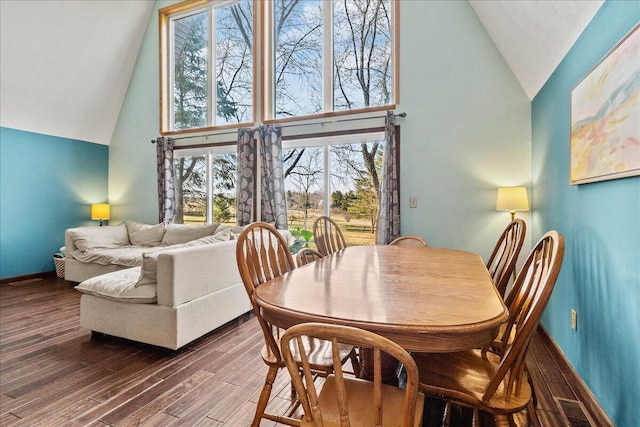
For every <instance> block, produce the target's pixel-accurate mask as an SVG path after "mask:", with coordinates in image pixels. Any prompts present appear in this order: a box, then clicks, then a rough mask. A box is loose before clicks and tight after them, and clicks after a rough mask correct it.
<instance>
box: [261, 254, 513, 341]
mask: <svg viewBox="0 0 640 427" xmlns="http://www.w3.org/2000/svg"><path fill="white" fill-rule="evenodd" d="M254 299H255V302H256V304H257V305H258V306H259V307H260V308H261V311H262V315H263V317H264V318H265V320H267V321H268V322H270V323H272V324H274V325H276V326H279V327H281V328H289V327H291V326H293V325H295V324H299V323H304V322H323V323H332V324H338V325H346V326H355V327H359V328H362V329H366V330H369V331H372V332H375V333H377V334H379V335H382V336H384V337H387V338H389V339H391V340H392V341H395V342H396V343H398V344H399V345H401V346H402V347H404V348H405V349H406V350H408V351H421V352H454V351H461V350H467V349H472V348H476V347H479V346H481V345H483V344H485V343H488V342H490V341H492V340H493V339H494V337H495V336H496V335H497V333H498V329H499V326H500V324H501V323H503V322H505V321H506V320H507V316H508V311H507V308H506V307H505V305H504V303H503V301H502V298H501V297H500V295H499V294H498V291H497V290H496V288H495V286H494V285H493V282H492V280H491V278H490V276H489V273H488V272H487V269H486V267H485V265H484V262H483V261H482V259H481V258H480V256H478V255H476V254H473V253H470V252H465V251H459V250H452V249H442V248H434V247H414V246H388V245H377V246H351V247H347V248H346V249H343V250H341V251H339V252H336V253H333V254H331V255H328V256H326V257H324V258H322V259H320V260H318V261H316V262H313V263H310V264H307V265H305V266H302V267H299V268H296V269H294V270H292V271H290V272H288V273H285V274H283V275H282V276H280V277H277V278H275V279H273V280H270V281H267V282H265V283H263V284H262V285H260V286H258V288H257V290H256V292H255V294H254Z"/></svg>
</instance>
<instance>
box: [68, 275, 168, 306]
mask: <svg viewBox="0 0 640 427" xmlns="http://www.w3.org/2000/svg"><path fill="white" fill-rule="evenodd" d="M139 276H140V267H133V268H127V269H125V270H119V271H114V272H113V273H107V274H102V275H100V276H96V277H92V278H91V279H87V280H85V281H84V282H82V283H80V284H79V285H78V286H76V287H75V288H76V289H77V290H78V291H80V292H83V293H85V294H89V295H94V296H97V297H102V298H107V299H110V300H113V301H120V302H127V303H136V304H139V303H143V304H145V303H147V304H152V303H155V302H156V300H157V294H156V289H157V286H156V285H155V284H147V285H142V286H136V281H137V279H138V277H139Z"/></svg>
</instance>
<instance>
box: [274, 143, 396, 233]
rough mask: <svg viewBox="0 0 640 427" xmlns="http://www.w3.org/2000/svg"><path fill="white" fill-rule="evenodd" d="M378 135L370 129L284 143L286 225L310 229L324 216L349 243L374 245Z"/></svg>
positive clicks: (381, 147) (379, 153)
mask: <svg viewBox="0 0 640 427" xmlns="http://www.w3.org/2000/svg"><path fill="white" fill-rule="evenodd" d="M383 140H384V134H383V133H372V134H361V135H348V136H341V137H325V138H316V139H310V140H306V141H289V142H284V143H283V147H284V148H285V153H284V173H285V193H286V199H287V219H288V221H289V229H291V230H294V231H295V230H310V229H311V227H312V225H313V222H314V221H315V219H316V218H317V217H318V216H321V215H327V216H330V217H331V218H332V219H334V220H335V221H336V222H337V223H338V225H339V226H340V228H341V229H342V231H343V233H344V234H345V236H346V237H347V241H348V242H349V244H350V245H365V244H369V245H370V244H374V243H375V231H376V230H375V227H376V223H377V219H378V212H379V195H380V178H381V177H380V175H381V167H382V158H383V155H384V141H383Z"/></svg>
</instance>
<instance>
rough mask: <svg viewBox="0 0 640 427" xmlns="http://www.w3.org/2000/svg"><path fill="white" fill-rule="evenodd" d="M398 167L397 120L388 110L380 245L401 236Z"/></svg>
mask: <svg viewBox="0 0 640 427" xmlns="http://www.w3.org/2000/svg"><path fill="white" fill-rule="evenodd" d="M398 167H399V164H398V146H397V142H396V127H395V120H394V117H393V111H387V118H386V120H385V141H384V161H383V164H382V181H381V187H382V188H381V189H380V213H379V215H378V237H377V239H376V243H377V244H379V245H387V244H389V243H390V242H391V241H392V240H394V239H396V238H398V237H400V171H399V169H398Z"/></svg>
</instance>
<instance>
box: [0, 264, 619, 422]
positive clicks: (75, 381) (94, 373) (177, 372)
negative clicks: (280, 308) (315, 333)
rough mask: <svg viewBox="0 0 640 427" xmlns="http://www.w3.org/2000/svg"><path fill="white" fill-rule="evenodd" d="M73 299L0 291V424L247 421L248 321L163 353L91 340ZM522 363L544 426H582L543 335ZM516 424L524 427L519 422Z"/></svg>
mask: <svg viewBox="0 0 640 427" xmlns="http://www.w3.org/2000/svg"><path fill="white" fill-rule="evenodd" d="M79 300H80V293H79V292H77V291H75V290H74V289H73V287H72V284H71V283H70V282H66V281H64V280H62V279H57V278H55V277H54V276H51V277H43V278H35V279H33V278H32V279H29V280H24V281H15V282H5V283H3V284H2V285H0V391H1V394H0V425H2V426H3V427H11V426H103V427H104V426H141V425H144V426H168V425H176V426H178V425H179V426H247V425H249V423H250V421H251V419H252V418H253V413H254V410H255V405H256V402H257V400H258V395H259V392H260V390H261V387H262V384H263V383H264V378H265V374H266V367H265V365H264V363H263V362H262V360H261V358H260V348H261V346H262V342H263V340H262V335H261V332H260V328H259V326H258V323H257V322H256V321H255V319H254V318H253V316H252V315H250V314H248V315H244V316H242V317H240V318H239V319H237V320H235V321H233V322H231V323H229V324H227V325H224V326H223V327H221V328H219V329H218V330H216V331H214V332H213V333H210V334H209V335H207V336H205V337H203V338H201V339H199V340H197V341H195V342H193V343H191V344H190V345H188V346H187V347H186V348H183V349H181V350H180V351H178V352H170V351H168V350H163V349H159V348H156V347H153V346H147V345H143V344H139V343H135V342H131V341H127V340H122V339H118V338H114V337H108V336H106V337H101V338H93V339H92V337H91V333H90V331H88V330H86V329H83V328H81V327H80V324H79ZM140 327H149V328H151V327H153V325H140ZM529 359H530V360H528V366H529V370H530V371H531V375H532V377H533V381H534V383H535V387H536V390H537V414H538V416H539V418H540V420H541V424H542V425H543V426H545V427H547V426H548V427H554V426H567V425H572V426H573V425H576V426H577V425H589V424H588V423H586V424H580V423H578V422H577V421H576V420H572V419H568V418H567V417H566V416H565V415H564V412H563V411H562V409H561V407H560V405H559V404H558V401H557V400H556V399H557V398H561V399H567V401H568V402H573V401H576V400H578V399H577V397H576V392H575V391H574V389H573V388H572V386H571V385H570V383H569V382H568V381H567V380H566V378H565V377H566V374H567V373H566V371H563V368H562V367H560V366H559V365H558V364H557V363H556V362H557V358H556V357H555V356H554V355H553V354H551V352H550V349H549V345H548V343H547V342H546V341H545V340H544V339H542V338H541V337H540V336H537V337H536V339H535V340H534V343H533V345H532V347H531V354H530V358H529ZM577 395H581V394H580V393H577ZM289 398H290V387H289V379H288V375H287V373H286V371H282V372H281V373H280V374H279V375H278V378H277V380H276V384H275V387H274V393H273V395H272V401H271V402H270V404H269V409H270V410H272V411H273V412H283V411H284V409H285V408H286V407H287V405H288V400H289ZM429 402H430V403H429V405H428V407H427V410H426V412H425V415H426V417H425V422H424V425H428V426H430V425H437V424H438V420H439V419H440V417H441V416H442V407H441V405H440V404H439V402H438V401H433V400H430V401H429ZM585 406H586V407H587V412H588V414H587V417H591V418H592V419H595V420H596V421H592V423H591V425H594V426H596V425H610V423H607V420H606V416H605V418H602V412H601V411H600V409H599V408H590V406H593V405H592V404H591V403H589V402H586V405H585ZM453 415H454V416H453V418H452V420H453V422H452V425H454V426H455V425H460V426H466V425H470V423H469V418H470V417H469V411H468V410H467V409H464V408H455V412H454V414H453ZM483 421H484V423H485V424H486V425H492V422H491V420H483ZM574 421H575V422H574ZM517 422H518V425H520V426H524V425H526V421H525V418H524V416H519V417H518V420H517ZM570 422H571V423H570ZM261 425H262V426H274V425H276V424H275V423H272V422H267V421H264V422H263V423H262V424H261Z"/></svg>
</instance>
